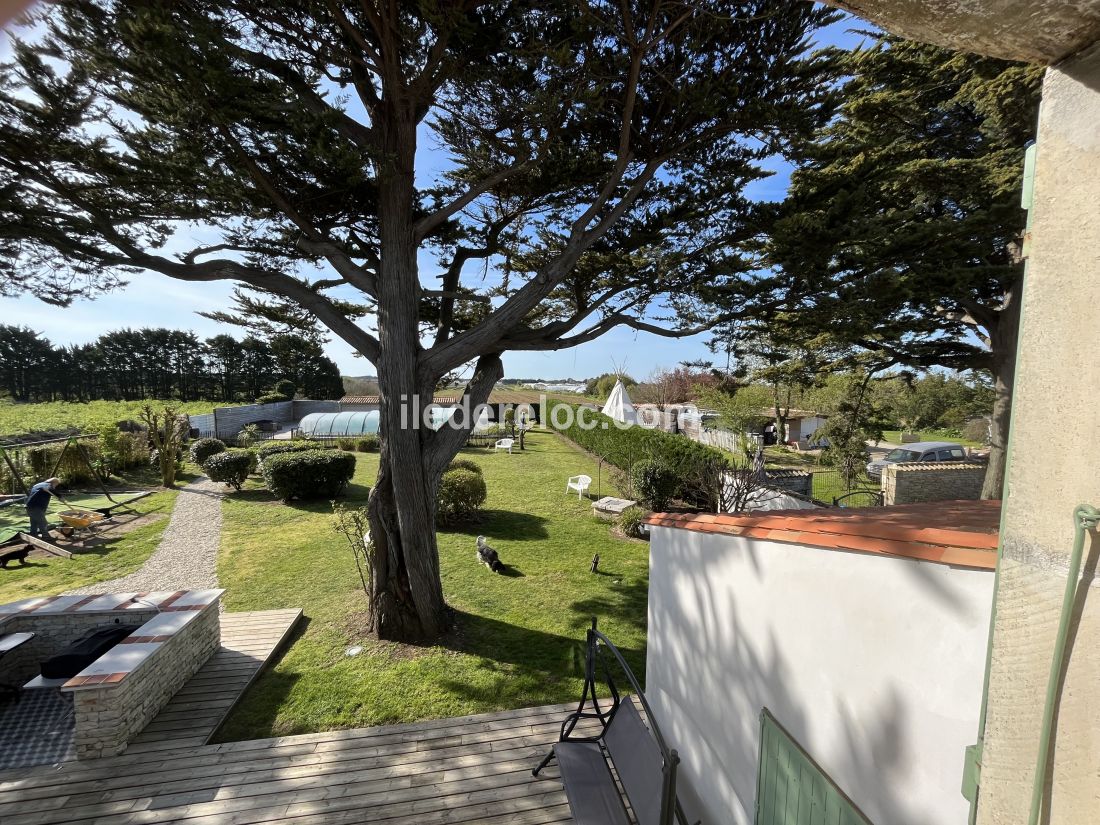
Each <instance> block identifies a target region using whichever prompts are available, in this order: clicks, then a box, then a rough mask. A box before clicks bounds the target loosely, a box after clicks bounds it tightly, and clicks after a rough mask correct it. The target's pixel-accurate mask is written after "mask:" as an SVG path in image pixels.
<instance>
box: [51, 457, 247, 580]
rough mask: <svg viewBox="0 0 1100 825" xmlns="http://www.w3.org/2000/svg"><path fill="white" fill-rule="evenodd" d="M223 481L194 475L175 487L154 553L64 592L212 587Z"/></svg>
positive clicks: (215, 573) (219, 538) (219, 530)
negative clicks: (126, 569) (119, 573)
mask: <svg viewBox="0 0 1100 825" xmlns="http://www.w3.org/2000/svg"><path fill="white" fill-rule="evenodd" d="M224 489H225V487H224V485H221V484H218V483H217V482H214V481H211V480H210V479H208V478H200V479H198V480H197V481H194V482H192V483H191V484H188V485H187V486H186V487H183V488H182V489H181V490H180V493H179V495H178V496H177V497H176V506H175V507H174V508H173V509H172V518H171V519H170V520H169V522H168V527H167V529H166V530H165V531H164V537H163V538H162V539H161V541H160V546H159V547H158V548H157V549H156V552H154V553H153V555H151V556H150V557H149V558H148V560H147V561H146V562H145V564H143V565H142V566H141V569H140V570H138V571H137V572H135V573H131V574H130V575H128V576H123V577H122V578H120V579H113V580H111V581H102V582H97V583H96V584H92V585H88V586H87V587H81V588H78V589H76V590H70V591H69V592H70V593H85V594H87V593H127V592H130V591H139V592H140V591H153V590H205V589H208V588H213V587H217V586H218V574H217V572H216V562H217V557H218V545H219V544H220V542H221V531H222V497H223V490H224Z"/></svg>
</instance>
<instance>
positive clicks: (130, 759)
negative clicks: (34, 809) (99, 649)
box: [0, 703, 576, 793]
mask: <svg viewBox="0 0 1100 825" xmlns="http://www.w3.org/2000/svg"><path fill="white" fill-rule="evenodd" d="M575 707H576V704H575V703H570V704H567V705H552V706H546V707H542V708H533V709H532V708H523V709H520V710H511V711H496V712H493V713H486V714H475V715H471V716H464V717H458V718H456V719H432V720H427V721H424V722H417V723H412V724H393V725H377V726H374V727H370V728H354V729H350V730H341V731H327V732H323V733H308V734H297V735H293V736H283V737H276V738H272V739H251V740H244V741H239V742H224V743H221V744H217V745H209V746H206V747H202V748H192V749H181V750H180V752H178V753H175V754H173V757H172V758H171V760H164V761H161V762H150V760H149V758H148V757H146V756H137V755H132V756H127V755H126V754H123V755H121V756H115V757H109V758H107V759H100V760H95V761H92V762H68V763H65V764H63V765H62V766H61V767H60V768H58V769H56V770H54V771H52V772H50V773H49V774H46V775H42V774H40V773H32V774H31V775H29V776H23V775H20V776H19V777H16V778H13V779H10V780H0V793H3V792H5V791H9V790H19V789H25V788H30V787H34V786H36V785H41V786H46V787H53V786H55V785H56V784H57V782H58V781H65V780H70V781H71V780H75V779H93V780H94V779H108V778H110V777H112V776H116V775H117V774H118V773H119V772H120V771H124V770H125V769H126V768H127V767H129V766H136V765H140V766H141V769H142V771H143V772H145V773H148V772H150V771H155V770H158V769H174V768H186V767H188V766H190V765H195V764H201V763H204V762H206V761H207V760H208V759H209V758H210V757H211V754H213V755H214V756H215V757H216V759H217V760H218V761H219V762H226V761H233V760H249V759H255V758H257V757H256V754H255V752H256V751H263V752H268V751H275V750H278V751H284V749H285V752H286V753H304V752H308V751H312V750H316V749H318V748H320V749H326V748H337V749H338V748H343V747H346V743H347V742H349V741H351V740H356V741H359V742H362V743H379V744H386V743H389V742H419V741H425V742H426V741H429V740H432V739H438V738H445V737H451V736H455V735H467V734H478V733H482V732H484V733H492V732H496V731H505V730H509V729H510V728H513V727H515V726H516V725H517V724H526V723H542V722H546V721H555V722H557V723H560V722H561V719H562V718H563V716H564V714H565V713H566V712H568V711H570V710H572V709H574V708H575ZM521 719H522V720H525V721H524V722H522V723H521V722H520V721H519V720H521Z"/></svg>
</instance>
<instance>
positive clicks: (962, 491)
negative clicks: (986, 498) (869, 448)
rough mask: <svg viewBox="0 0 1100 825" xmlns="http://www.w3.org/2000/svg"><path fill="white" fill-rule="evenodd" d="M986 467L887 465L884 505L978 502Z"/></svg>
mask: <svg viewBox="0 0 1100 825" xmlns="http://www.w3.org/2000/svg"><path fill="white" fill-rule="evenodd" d="M985 469H986V468H985V465H984V464H970V463H965V462H961V461H948V462H943V463H937V462H914V463H910V464H887V465H886V466H885V467H884V468H883V473H882V496H883V504H884V505H886V506H887V507H889V506H890V505H892V504H917V503H919V502H922V501H959V500H977V499H980V498H981V497H982V482H983V481H984V480H985Z"/></svg>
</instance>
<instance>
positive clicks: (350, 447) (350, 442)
mask: <svg viewBox="0 0 1100 825" xmlns="http://www.w3.org/2000/svg"><path fill="white" fill-rule="evenodd" d="M336 446H337V447H339V448H340V449H341V450H344V451H345V452H349V453H354V452H355V439H354V438H339V439H337V440H336Z"/></svg>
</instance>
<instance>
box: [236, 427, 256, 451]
mask: <svg viewBox="0 0 1100 825" xmlns="http://www.w3.org/2000/svg"><path fill="white" fill-rule="evenodd" d="M259 440H260V428H259V427H258V426H257V425H256V424H245V425H244V426H243V427H241V431H240V432H239V433H237V446H238V447H251V446H252V445H253V444H255V443H256V442H257V441H259Z"/></svg>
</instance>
